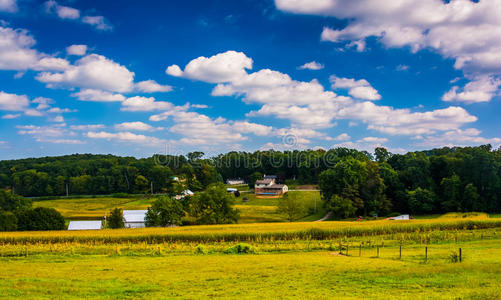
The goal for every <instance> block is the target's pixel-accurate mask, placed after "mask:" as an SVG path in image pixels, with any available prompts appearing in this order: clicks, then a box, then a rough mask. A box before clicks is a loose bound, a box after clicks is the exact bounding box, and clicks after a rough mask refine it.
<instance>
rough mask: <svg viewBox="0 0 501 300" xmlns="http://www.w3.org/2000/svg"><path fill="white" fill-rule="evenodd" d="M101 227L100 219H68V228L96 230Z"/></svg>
mask: <svg viewBox="0 0 501 300" xmlns="http://www.w3.org/2000/svg"><path fill="white" fill-rule="evenodd" d="M102 227H103V223H102V222H101V221H70V224H69V225H68V230H98V229H101V228H102Z"/></svg>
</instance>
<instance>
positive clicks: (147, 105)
mask: <svg viewBox="0 0 501 300" xmlns="http://www.w3.org/2000/svg"><path fill="white" fill-rule="evenodd" d="M173 107H174V105H173V104H172V103H170V102H165V101H156V100H155V98H153V97H149V98H147V97H140V96H135V97H131V98H128V99H126V100H125V101H124V102H122V108H121V110H122V111H154V110H170V109H172V108H173Z"/></svg>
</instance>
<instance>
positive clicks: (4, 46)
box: [0, 26, 40, 70]
mask: <svg viewBox="0 0 501 300" xmlns="http://www.w3.org/2000/svg"><path fill="white" fill-rule="evenodd" d="M35 43H36V41H35V39H34V38H33V37H32V36H31V35H29V34H28V32H27V31H26V30H22V29H16V30H14V29H11V28H6V27H2V26H0V70H27V69H30V68H32V67H33V66H35V65H36V64H37V62H38V60H39V59H40V53H38V52H37V51H36V50H34V49H32V47H33V46H34V45H35Z"/></svg>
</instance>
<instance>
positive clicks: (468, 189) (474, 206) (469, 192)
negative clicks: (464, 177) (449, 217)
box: [463, 183, 485, 211]
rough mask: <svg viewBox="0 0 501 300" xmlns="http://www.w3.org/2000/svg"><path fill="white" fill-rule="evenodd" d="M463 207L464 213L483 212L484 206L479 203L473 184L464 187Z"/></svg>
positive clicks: (478, 196)
mask: <svg viewBox="0 0 501 300" xmlns="http://www.w3.org/2000/svg"><path fill="white" fill-rule="evenodd" d="M463 207H464V210H465V211H483V210H485V206H484V205H482V202H481V201H480V195H479V194H478V191H477V188H476V187H475V186H474V185H473V183H468V184H467V185H466V186H465V187H464V193H463Z"/></svg>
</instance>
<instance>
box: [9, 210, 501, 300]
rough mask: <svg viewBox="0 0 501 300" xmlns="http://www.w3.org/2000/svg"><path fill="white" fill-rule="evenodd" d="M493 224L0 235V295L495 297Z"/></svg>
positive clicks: (499, 282)
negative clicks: (458, 257)
mask: <svg viewBox="0 0 501 300" xmlns="http://www.w3.org/2000/svg"><path fill="white" fill-rule="evenodd" d="M500 228H501V220H499V219H489V218H486V216H482V215H479V216H473V217H472V216H466V217H465V218H462V217H460V218H439V219H434V220H411V221H366V222H337V221H336V222H322V223H267V224H243V225H215V226H189V227H180V228H147V229H128V230H127V229H123V230H103V231H82V232H67V231H59V232H5V233H0V245H1V246H0V247H1V250H0V290H2V295H1V296H0V297H4V298H23V299H29V298H32V299H35V298H36V299H40V298H47V299H48V298H98V299H109V298H121V299H122V298H125V299H127V298H130V299H132V298H134V299H138V298H139V299H151V298H168V299H200V298H208V297H214V298H221V299H230V298H231V299H234V298H236V297H238V298H243V299H256V298H264V299H272V298H282V299H292V298H301V299H328V298H380V299H383V298H384V299H388V298H394V299H406V298H422V299H424V298H426V299H429V298H436V299H457V298H463V299H496V298H497V297H498V295H499V294H500V293H501V290H500V289H501V279H500V278H501V235H500V233H499V231H500ZM236 245H239V247H238V248H236V247H235V246H236ZM400 247H402V255H401V256H400ZM425 247H427V249H428V252H427V256H425ZM459 248H461V249H462V262H454V261H453V260H452V259H451V258H453V257H454V255H457V253H458V250H459ZM234 249H244V250H242V251H241V252H242V253H239V254H238V253H236V252H235V251H234ZM229 250H231V251H229ZM237 252H238V251H237ZM453 254H454V255H453Z"/></svg>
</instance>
